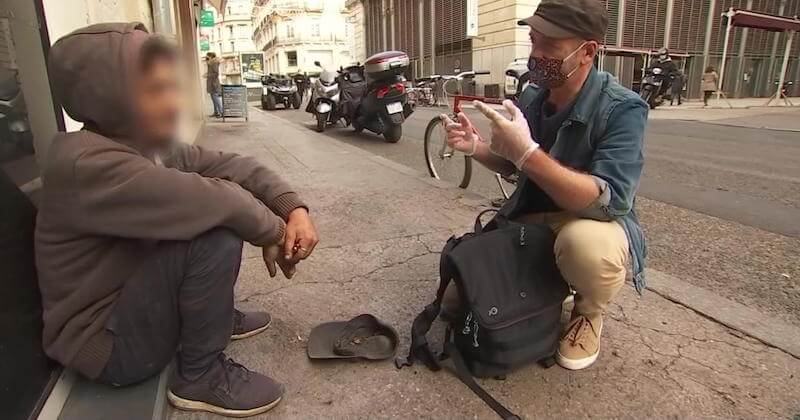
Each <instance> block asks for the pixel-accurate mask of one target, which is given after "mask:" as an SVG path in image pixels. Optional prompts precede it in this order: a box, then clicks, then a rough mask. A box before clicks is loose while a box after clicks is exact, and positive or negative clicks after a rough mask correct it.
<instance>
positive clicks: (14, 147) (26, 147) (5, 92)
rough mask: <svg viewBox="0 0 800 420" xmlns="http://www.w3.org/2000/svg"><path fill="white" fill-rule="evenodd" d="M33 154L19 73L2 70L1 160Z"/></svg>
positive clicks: (0, 70)
mask: <svg viewBox="0 0 800 420" xmlns="http://www.w3.org/2000/svg"><path fill="white" fill-rule="evenodd" d="M31 153H33V134H32V133H31V126H30V123H29V122H28V111H27V109H26V107H25V98H24V96H23V95H22V89H21V88H20V85H19V81H18V80H17V72H16V71H14V70H5V69H0V160H11V159H14V158H16V157H19V156H21V155H24V154H31Z"/></svg>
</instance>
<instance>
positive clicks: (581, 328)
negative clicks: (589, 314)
mask: <svg viewBox="0 0 800 420" xmlns="http://www.w3.org/2000/svg"><path fill="white" fill-rule="evenodd" d="M592 329H594V327H593V326H592V323H591V321H589V320H588V319H586V318H585V317H580V319H579V320H578V322H576V323H575V325H573V326H572V329H570V330H569V333H568V335H567V339H568V340H569V342H570V344H572V345H573V346H574V345H576V344H577V343H578V341H581V339H582V338H583V337H584V336H585V335H586V333H587V332H588V331H589V330H592Z"/></svg>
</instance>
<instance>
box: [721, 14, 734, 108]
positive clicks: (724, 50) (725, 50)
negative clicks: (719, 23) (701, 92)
mask: <svg viewBox="0 0 800 420" xmlns="http://www.w3.org/2000/svg"><path fill="white" fill-rule="evenodd" d="M723 16H727V18H728V20H727V26H726V27H725V45H723V46H722V64H720V66H719V86H718V87H717V100H719V98H720V96H721V95H722V84H723V82H724V81H725V64H726V63H727V61H728V43H729V42H730V39H731V29H732V28H733V25H731V19H732V18H733V8H732V7H731V8H730V9H728V13H725V14H724V15H723Z"/></svg>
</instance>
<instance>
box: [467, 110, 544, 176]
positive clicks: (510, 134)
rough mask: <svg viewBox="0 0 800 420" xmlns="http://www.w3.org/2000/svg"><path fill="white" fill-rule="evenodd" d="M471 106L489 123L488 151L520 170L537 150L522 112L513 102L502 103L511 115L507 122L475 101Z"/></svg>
mask: <svg viewBox="0 0 800 420" xmlns="http://www.w3.org/2000/svg"><path fill="white" fill-rule="evenodd" d="M473 105H474V106H475V108H476V109H477V110H478V111H480V112H481V113H482V114H483V115H485V116H486V118H488V119H489V121H491V127H492V140H491V142H490V143H489V150H491V151H492V153H494V154H496V155H498V156H500V157H502V158H504V159H506V160H508V161H510V162H511V163H513V164H514V166H516V167H517V169H522V165H524V164H525V161H526V160H527V159H528V157H529V156H530V155H531V154H532V153H533V152H535V151H536V149H538V148H539V143H536V141H535V140H533V136H532V135H531V129H530V128H529V127H528V121H527V120H526V119H525V115H523V114H522V111H520V109H519V108H517V106H516V105H514V103H513V102H511V101H509V100H505V101H503V106H504V107H505V109H506V111H508V113H509V114H511V119H510V120H509V119H508V118H506V117H504V116H502V115H501V114H500V113H499V112H497V111H495V110H494V109H492V108H490V107H489V106H488V105H486V104H484V103H483V102H480V101H475V102H473Z"/></svg>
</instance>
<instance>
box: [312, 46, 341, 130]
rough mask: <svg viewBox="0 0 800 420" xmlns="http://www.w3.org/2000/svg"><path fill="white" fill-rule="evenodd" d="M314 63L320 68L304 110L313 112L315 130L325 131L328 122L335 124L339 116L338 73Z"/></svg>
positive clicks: (316, 62)
mask: <svg viewBox="0 0 800 420" xmlns="http://www.w3.org/2000/svg"><path fill="white" fill-rule="evenodd" d="M314 65H316V66H317V67H319V68H321V69H322V72H321V73H320V74H319V77H318V78H317V80H316V81H315V82H314V86H313V88H312V89H311V100H309V101H308V105H307V106H306V112H309V113H311V114H314V116H315V117H316V120H317V127H316V129H317V131H318V132H320V133H321V132H323V131H325V127H326V126H327V125H328V124H335V123H336V122H337V121H339V119H341V116H340V114H339V112H340V111H339V98H340V96H339V80H338V75H339V73H338V72H336V71H333V70H327V69H325V68H324V67H322V64H320V62H319V61H315V62H314Z"/></svg>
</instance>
